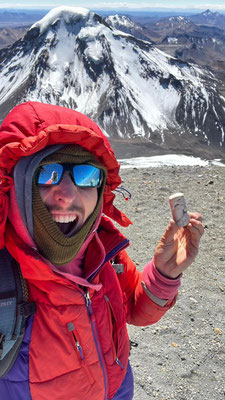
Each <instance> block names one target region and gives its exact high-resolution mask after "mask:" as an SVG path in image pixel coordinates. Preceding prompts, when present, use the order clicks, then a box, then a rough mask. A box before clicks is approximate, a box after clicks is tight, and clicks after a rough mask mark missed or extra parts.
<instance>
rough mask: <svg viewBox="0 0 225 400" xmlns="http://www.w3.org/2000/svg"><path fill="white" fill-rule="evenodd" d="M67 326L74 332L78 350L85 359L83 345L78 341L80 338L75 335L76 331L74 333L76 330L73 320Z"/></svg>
mask: <svg viewBox="0 0 225 400" xmlns="http://www.w3.org/2000/svg"><path fill="white" fill-rule="evenodd" d="M67 328H68V331H69V332H71V333H72V335H73V338H74V341H75V346H76V348H77V350H78V351H79V353H80V356H81V359H82V360H83V359H84V354H83V350H82V347H81V345H80V343H79V342H78V340H77V338H76V336H75V333H74V331H75V326H74V323H73V322H69V323H68V324H67Z"/></svg>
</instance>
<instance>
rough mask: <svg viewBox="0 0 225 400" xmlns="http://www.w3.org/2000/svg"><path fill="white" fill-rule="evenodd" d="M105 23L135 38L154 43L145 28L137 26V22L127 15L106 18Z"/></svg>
mask: <svg viewBox="0 0 225 400" xmlns="http://www.w3.org/2000/svg"><path fill="white" fill-rule="evenodd" d="M105 21H106V22H107V24H109V25H110V26H111V27H112V28H114V29H119V30H120V31H122V32H125V33H128V34H130V35H132V36H135V37H136V38H137V39H141V40H147V41H148V42H152V40H150V38H149V35H148V34H147V33H145V31H144V28H143V27H142V26H141V25H139V24H136V22H134V21H133V20H132V19H130V18H129V17H127V16H126V15H119V14H115V15H109V16H108V17H106V18H105Z"/></svg>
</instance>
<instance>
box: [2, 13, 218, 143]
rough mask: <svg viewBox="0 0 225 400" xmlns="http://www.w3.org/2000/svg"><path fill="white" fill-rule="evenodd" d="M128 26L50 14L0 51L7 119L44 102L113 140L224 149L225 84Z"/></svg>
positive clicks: (119, 20) (85, 16)
mask: <svg viewBox="0 0 225 400" xmlns="http://www.w3.org/2000/svg"><path fill="white" fill-rule="evenodd" d="M128 22H129V21H128V20H127V19H126V18H125V17H123V18H122V17H121V18H119V17H109V18H107V19H106V20H105V19H103V18H102V17H100V16H99V15H98V14H96V13H93V12H90V11H88V10H86V9H81V8H71V7H60V8H56V9H54V10H52V11H51V12H50V13H49V14H48V15H47V16H45V17H44V18H43V19H42V20H41V21H39V22H37V23H35V24H34V25H33V26H32V27H31V28H30V29H29V30H28V31H27V33H26V34H25V36H24V37H23V38H21V39H19V40H18V41H16V42H15V43H14V44H12V45H11V46H9V47H6V48H4V49H2V50H0V111H1V118H4V116H5V115H6V114H7V113H8V112H9V110H10V109H11V108H12V107H13V106H14V105H16V104H18V103H20V102H22V101H26V100H35V101H43V102H47V103H52V104H60V105H62V106H66V107H69V108H73V109H76V110H78V111H80V112H83V113H84V114H87V115H89V116H90V117H92V118H93V119H94V120H95V121H96V122H97V123H98V124H99V125H100V126H101V128H102V129H103V131H104V132H105V133H106V134H108V135H110V136H111V137H113V138H114V139H122V138H123V139H126V140H131V139H135V140H137V139H145V140H147V141H148V142H149V143H153V144H156V145H162V146H167V147H168V148H170V146H175V145H176V146H177V147H179V148H180V149H182V148H184V147H185V145H186V143H189V145H190V143H192V144H193V146H203V145H206V146H209V145H212V146H216V147H217V148H218V149H222V148H223V146H224V121H225V98H224V97H223V95H222V94H221V93H220V92H219V90H220V89H221V82H219V81H218V80H217V79H215V77H214V75H213V74H212V73H210V72H209V71H207V70H205V69H203V68H200V67H198V66H196V65H191V64H189V63H187V62H186V61H182V60H179V59H176V58H173V57H170V56H169V55H168V54H165V53H163V52H162V51H160V50H158V49H157V48H156V47H155V46H154V45H153V44H152V42H151V41H149V40H147V39H148V36H146V34H145V33H143V32H146V31H145V29H144V30H142V28H139V27H138V26H137V25H135V24H130V25H129V23H130V22H129V23H128ZM170 22H171V21H170ZM181 23H182V24H183V23H184V21H183V20H182V21H181ZM122 25H123V29H125V28H126V32H122V31H121V30H118V28H120V29H122ZM190 26H191V25H190ZM136 31H137V32H138V35H139V37H140V38H138V37H137V36H138V35H137V34H136ZM134 35H135V36H134ZM142 35H143V36H142ZM143 38H144V39H145V40H142V39H143Z"/></svg>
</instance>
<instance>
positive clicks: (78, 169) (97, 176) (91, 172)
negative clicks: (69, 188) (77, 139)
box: [73, 165, 101, 187]
mask: <svg viewBox="0 0 225 400" xmlns="http://www.w3.org/2000/svg"><path fill="white" fill-rule="evenodd" d="M73 177H74V181H75V183H76V185H77V186H83V187H98V186H99V185H100V184H101V170H100V169H99V168H96V167H94V166H93V165H75V166H74V167H73Z"/></svg>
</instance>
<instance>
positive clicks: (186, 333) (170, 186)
mask: <svg viewBox="0 0 225 400" xmlns="http://www.w3.org/2000/svg"><path fill="white" fill-rule="evenodd" d="M121 175H122V178H123V186H124V187H126V188H127V189H129V190H130V191H131V193H132V198H131V200H130V201H128V202H125V201H124V200H123V199H122V198H120V197H119V195H117V203H118V205H119V206H120V207H121V208H122V209H123V210H124V211H126V213H127V214H128V216H129V217H130V218H131V220H132V221H133V226H131V227H130V228H127V229H124V230H123V232H124V233H125V234H126V235H127V236H128V238H129V239H130V241H131V245H130V248H129V249H128V252H129V254H130V256H131V257H132V259H133V260H134V261H135V263H136V265H137V268H139V269H140V270H142V269H143V266H144V265H145V263H146V262H148V261H149V259H151V258H152V256H153V254H154V249H155V247H156V245H157V243H158V241H159V239H160V237H161V236H162V234H163V232H164V230H165V228H166V225H167V223H168V222H169V218H170V210H169V204H168V197H169V195H170V194H173V193H175V192H180V191H181V192H183V193H184V194H185V197H186V202H187V205H188V208H189V210H191V211H199V212H200V213H201V214H202V217H203V225H204V226H205V234H204V236H203V238H202V241H201V246H200V250H199V254H198V257H197V258H196V261H195V262H194V263H193V264H192V266H191V267H190V268H189V269H188V270H187V271H186V272H185V273H184V274H183V277H182V286H181V288H180V290H179V297H178V300H177V303H176V305H175V306H174V308H173V309H172V310H170V311H169V312H168V313H167V314H166V315H165V316H164V317H163V318H162V320H161V321H159V322H158V323H157V324H155V325H152V326H150V327H145V328H141V327H133V326H130V327H129V332H130V339H131V341H132V342H131V345H132V349H131V356H130V360H131V364H132V366H133V371H134V376H135V396H134V399H135V400H139V399H141V400H148V399H160V400H175V399H176V400H202V399H204V400H224V398H225V386H224V360H225V311H224V304H225V223H224V221H225V218H224V209H225V196H224V193H225V168H222V167H221V168H219V167H175V168H174V167H161V168H148V169H130V170H122V171H121Z"/></svg>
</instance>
